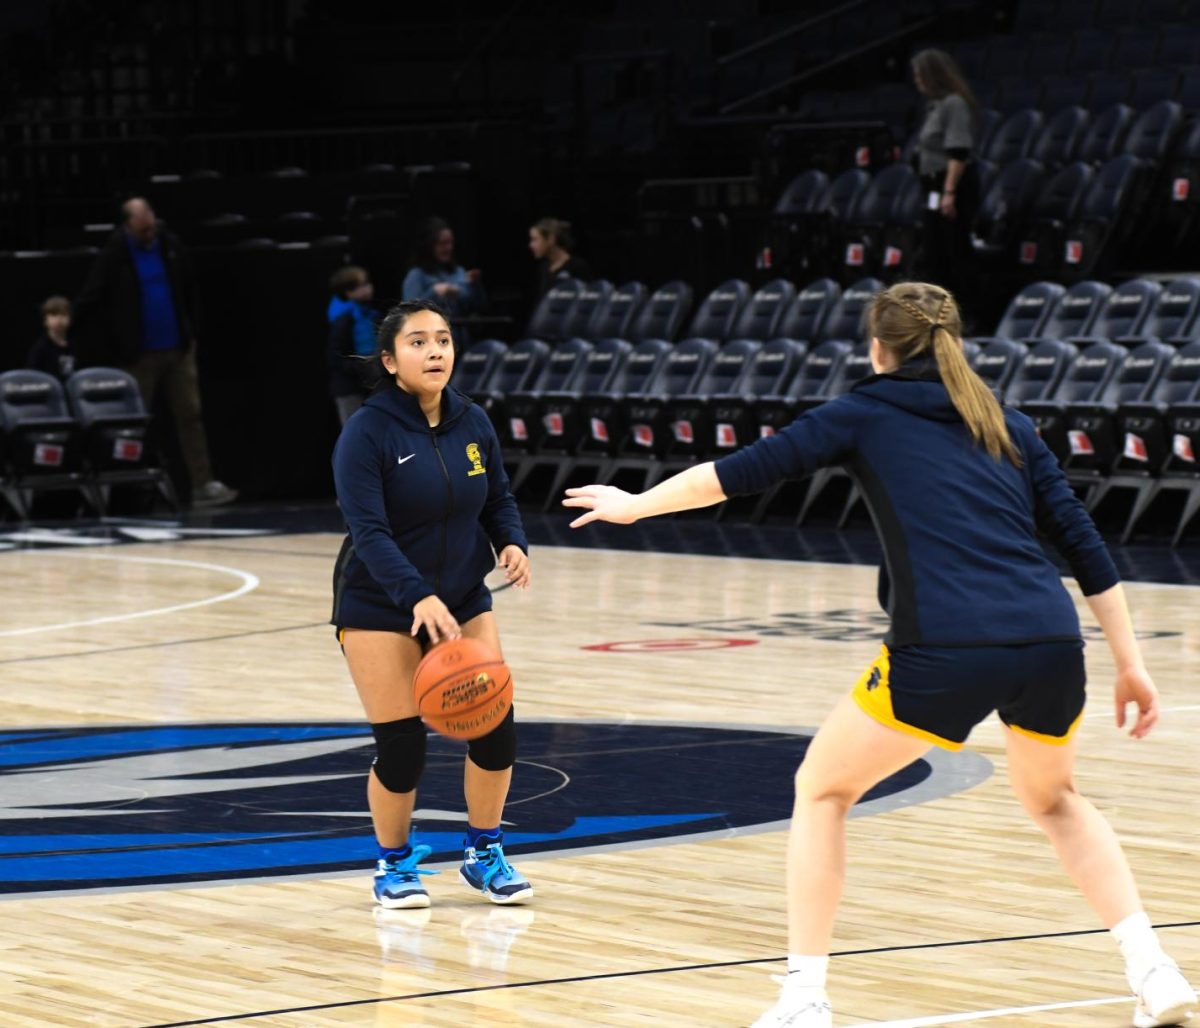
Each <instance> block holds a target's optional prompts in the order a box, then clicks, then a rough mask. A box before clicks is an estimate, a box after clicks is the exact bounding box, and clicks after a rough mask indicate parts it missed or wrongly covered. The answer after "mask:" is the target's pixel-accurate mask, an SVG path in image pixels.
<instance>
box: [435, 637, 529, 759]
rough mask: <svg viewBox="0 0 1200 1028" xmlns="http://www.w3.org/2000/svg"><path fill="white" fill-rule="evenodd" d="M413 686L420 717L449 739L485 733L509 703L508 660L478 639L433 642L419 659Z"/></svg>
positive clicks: (502, 714) (510, 698) (506, 709)
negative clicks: (504, 659)
mask: <svg viewBox="0 0 1200 1028" xmlns="http://www.w3.org/2000/svg"><path fill="white" fill-rule="evenodd" d="M413 690H414V692H415V693H416V697H417V707H418V709H419V710H420V712H421V720H422V721H424V722H425V723H426V724H427V725H428V726H429V727H430V728H432V729H433V730H434V731H435V732H439V733H440V734H442V735H445V736H448V737H449V738H451V739H478V738H479V737H480V736H482V735H487V733H488V732H490V731H491V730H492V729H493V728H495V727H496V726H497V725H498V724H500V722H501V721H503V720H504V717H505V715H506V714H507V713H508V711H509V709H510V708H511V707H512V695H513V681H512V674H511V673H510V672H509V670H508V665H507V664H505V663H504V661H503V660H501V659H500V657H499V656H498V655H497V654H496V653H495V651H493V650H492V649H491V647H489V646H488V645H487V644H485V643H482V642H480V641H479V640H478V639H453V640H450V641H449V642H444V643H441V644H439V645H438V646H435V647H434V648H433V649H432V650H430V651H429V652H428V653H427V654H426V655H425V658H424V659H423V660H422V661H421V663H420V664H418V665H417V673H416V675H414V676H413Z"/></svg>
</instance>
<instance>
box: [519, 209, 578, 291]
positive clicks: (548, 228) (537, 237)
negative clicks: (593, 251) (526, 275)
mask: <svg viewBox="0 0 1200 1028" xmlns="http://www.w3.org/2000/svg"><path fill="white" fill-rule="evenodd" d="M574 249H575V237H574V236H573V235H572V234H571V223H570V222H569V221H560V220H559V219H558V218H542V220H541V221H539V222H538V223H537V224H536V225H534V226H532V227H531V228H530V229H529V252H530V253H532V254H533V257H534V260H536V261H537V295H536V297H535V298H534V299H535V301H536V300H539V299H541V298H542V297H543V296H545V295H546V293H548V292H549V291H550V287H551V286H553V285H554V283H555V281H557V280H558V279H561V278H577V279H580V280H581V281H584V282H586V281H588V280H589V279H591V277H592V269H591V268H590V267H589V266H588V262H587V261H585V260H584V259H583V258H582V257H576V256H575V255H574V254H573V253H572V252H571V251H572V250H574Z"/></svg>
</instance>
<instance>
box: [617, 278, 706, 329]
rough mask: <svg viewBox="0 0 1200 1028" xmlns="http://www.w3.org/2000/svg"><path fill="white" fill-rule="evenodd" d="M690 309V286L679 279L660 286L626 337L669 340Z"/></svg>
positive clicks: (652, 294) (651, 295)
mask: <svg viewBox="0 0 1200 1028" xmlns="http://www.w3.org/2000/svg"><path fill="white" fill-rule="evenodd" d="M691 309H692V287H691V286H689V285H688V284H687V283H686V282H680V281H678V280H676V281H674V282H668V283H667V284H666V285H663V286H659V288H658V289H656V290H655V291H654V292H653V293H651V294H650V298H649V299H648V300H647V301H646V303H645V305H644V306H643V307H642V310H641V312H640V313H639V314H638V315H637V318H636V319H635V320H634V323H633V328H632V329H631V330H630V332H629V338H630V339H631V340H633V341H634V342H638V341H640V340H642V339H665V340H667V342H670V341H671V340H672V339H674V338H675V336H676V335H678V334H679V329H680V327H681V326H682V325H683V322H684V320H685V319H686V318H687V316H688V313H689V312H690V311H691Z"/></svg>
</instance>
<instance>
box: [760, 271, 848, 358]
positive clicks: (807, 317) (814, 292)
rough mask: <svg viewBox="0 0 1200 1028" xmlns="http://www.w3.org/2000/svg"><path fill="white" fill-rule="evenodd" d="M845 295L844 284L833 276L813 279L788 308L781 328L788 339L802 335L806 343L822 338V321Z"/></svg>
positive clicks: (800, 338) (779, 329)
mask: <svg viewBox="0 0 1200 1028" xmlns="http://www.w3.org/2000/svg"><path fill="white" fill-rule="evenodd" d="M841 295H842V287H841V286H839V285H838V284H837V283H836V282H835V281H834V280H833V279H831V278H819V279H817V280H816V281H815V282H809V283H808V285H806V286H805V287H804V288H803V289H801V290H800V292H799V293H797V294H796V299H795V300H793V301H792V305H791V306H790V307H789V308H788V309H787V310H786V311H784V314H783V317H782V318H781V319H780V321H779V325H778V326H777V329H776V330H777V331H778V333H779V335H780V336H781V337H782V338H784V339H799V340H801V341H803V342H804V343H805V344H806V345H807V344H808V343H809V342H811V341H812V340H814V339H817V338H819V334H820V331H821V327H822V325H824V323H825V319H826V318H827V317H828V316H829V312H830V311H832V310H833V308H834V305H835V304H836V303H837V301H838V299H839V298H840V297H841Z"/></svg>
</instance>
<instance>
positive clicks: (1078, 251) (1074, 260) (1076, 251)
mask: <svg viewBox="0 0 1200 1028" xmlns="http://www.w3.org/2000/svg"><path fill="white" fill-rule="evenodd" d="M1063 260H1065V261H1066V262H1067V263H1068V264H1078V263H1079V262H1080V261H1081V260H1083V243H1081V242H1080V241H1079V240H1078V239H1068V240H1067V250H1066V253H1065V254H1064V255H1063Z"/></svg>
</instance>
